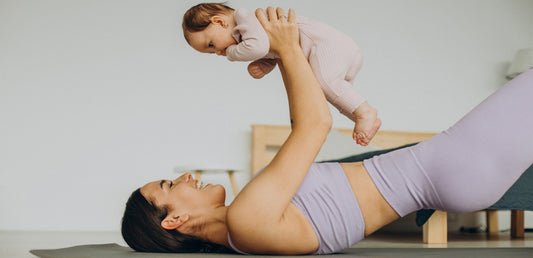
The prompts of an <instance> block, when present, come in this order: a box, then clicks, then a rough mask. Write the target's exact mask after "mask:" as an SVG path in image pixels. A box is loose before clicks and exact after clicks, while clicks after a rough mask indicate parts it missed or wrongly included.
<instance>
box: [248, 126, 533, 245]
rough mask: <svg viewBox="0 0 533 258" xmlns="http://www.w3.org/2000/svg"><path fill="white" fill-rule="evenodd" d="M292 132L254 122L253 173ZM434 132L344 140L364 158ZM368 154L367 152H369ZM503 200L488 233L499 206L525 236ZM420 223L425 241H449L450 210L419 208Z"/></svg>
mask: <svg viewBox="0 0 533 258" xmlns="http://www.w3.org/2000/svg"><path fill="white" fill-rule="evenodd" d="M332 132H337V133H340V134H343V135H345V137H346V136H347V137H350V138H351V134H352V129H341V128H335V129H333V130H332ZM289 133H290V126H283V125H263V124H254V125H252V161H251V164H252V167H251V171H252V176H253V175H255V173H257V172H258V171H259V170H260V169H261V168H263V167H264V166H265V165H267V164H268V163H269V162H270V161H271V160H272V158H273V157H274V155H276V153H277V151H278V150H279V148H280V147H281V145H282V144H283V143H284V141H285V139H287V137H288V136H289ZM330 134H331V133H330ZM434 135H436V133H428V132H405V131H379V132H378V133H377V134H376V136H375V137H374V139H372V142H371V144H370V145H372V146H371V147H359V146H358V145H356V144H353V142H350V141H349V139H343V142H345V143H348V144H350V145H353V146H356V147H358V148H359V149H358V150H354V153H352V154H351V155H352V156H353V155H356V158H359V159H361V158H367V157H371V156H373V155H377V154H380V153H383V152H386V151H390V149H391V148H399V147H405V145H409V144H415V143H417V142H420V141H423V140H427V139H429V138H431V137H432V136H434ZM330 138H333V137H331V136H330V135H328V139H326V143H325V144H324V147H323V149H324V148H325V147H326V145H327V142H328V141H329V139H330ZM339 143H340V142H337V143H336V144H335V146H338V144H339ZM336 148H337V147H336ZM377 149H381V150H382V151H377ZM321 152H322V150H321ZM357 152H358V153H357ZM361 153H363V154H361ZM346 154H348V153H346ZM346 154H345V155H344V156H343V155H340V156H336V161H347V160H342V159H341V158H344V157H347V156H350V154H349V155H346ZM357 154H359V155H357ZM365 154H367V155H366V156H365ZM320 155H321V154H320V153H319V156H320ZM326 160H327V158H326ZM329 160H334V159H332V158H330V159H329ZM317 161H320V159H318V160H317ZM351 161H353V160H351ZM529 170H531V173H529V174H531V175H532V176H531V178H533V167H532V168H530V169H529ZM526 174H528V173H524V176H527V175H526ZM532 180H533V179H532ZM519 181H520V180H519ZM522 181H524V180H522ZM517 183H520V182H517ZM522 184H524V185H525V186H527V184H529V182H522ZM513 188H517V187H516V186H513ZM513 188H511V189H510V191H509V192H513V191H512V190H513ZM519 188H521V187H519ZM529 188H530V187H526V189H529ZM515 190H516V189H515ZM520 191H523V190H522V189H519V190H518V191H515V194H514V196H521V195H523V193H521V192H520ZM506 195H508V194H506ZM507 197H508V198H507V199H513V197H509V196H507ZM505 198H506V196H504V198H502V200H504V199H505ZM515 199H516V198H515ZM502 200H500V201H499V202H498V203H496V204H495V205H493V206H491V208H489V209H487V210H485V212H486V217H487V231H488V233H489V234H497V233H498V218H497V213H496V212H497V210H498V209H511V210H512V212H511V235H512V236H513V237H523V236H524V211H523V210H518V209H516V208H517V207H512V208H509V207H510V206H513V205H514V204H513V205H509V203H505V202H503V203H502ZM529 200H531V199H529ZM512 203H516V202H515V201H513V202H512ZM527 203H528V204H529V203H531V202H527ZM514 206H516V205H514ZM518 206H522V207H523V205H518ZM417 224H419V225H422V224H423V242H424V243H447V234H448V233H447V232H448V231H447V214H446V212H444V211H434V210H421V211H418V212H417Z"/></svg>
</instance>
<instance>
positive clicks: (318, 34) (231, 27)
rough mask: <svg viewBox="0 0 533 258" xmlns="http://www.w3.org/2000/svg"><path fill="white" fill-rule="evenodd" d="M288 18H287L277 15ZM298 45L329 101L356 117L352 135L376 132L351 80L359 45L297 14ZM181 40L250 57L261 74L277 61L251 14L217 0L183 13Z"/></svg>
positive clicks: (360, 138)
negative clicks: (183, 37)
mask: <svg viewBox="0 0 533 258" xmlns="http://www.w3.org/2000/svg"><path fill="white" fill-rule="evenodd" d="M279 18H280V19H286V18H287V17H279ZM296 20H297V23H298V27H299V31H300V45H301V47H302V50H303V52H304V54H305V56H306V57H307V60H308V61H309V64H310V65H311V68H312V69H313V72H314V74H315V76H316V78H317V79H318V82H319V83H320V85H321V86H322V90H323V91H324V95H325V96H326V99H327V100H328V102H330V103H331V104H332V105H333V106H335V107H336V108H337V109H338V110H339V111H340V112H341V113H342V114H343V115H345V116H346V117H348V118H350V119H351V120H352V121H354V122H355V127H354V131H353V139H354V140H355V141H356V142H357V144H360V145H362V146H366V145H368V143H370V140H371V139H372V138H373V137H374V135H375V134H376V132H377V131H378V129H379V127H380V126H381V120H380V119H379V118H378V117H377V111H376V109H375V108H373V107H372V106H370V105H369V104H368V103H367V102H366V100H365V99H364V98H363V97H362V96H361V95H360V94H359V93H357V92H356V91H355V90H354V89H353V87H352V83H353V80H354V78H355V76H356V75H357V73H358V72H359V70H360V69H361V65H362V63H363V58H362V56H361V52H360V49H359V47H358V46H357V45H356V44H355V42H353V40H352V39H351V38H350V37H348V36H347V35H345V34H343V33H342V32H339V31H337V30H335V29H333V28H332V27H330V26H327V25H325V24H323V23H320V22H317V21H314V20H311V19H307V18H305V17H301V16H298V17H297V18H296ZM182 27H183V33H184V36H185V39H186V40H187V42H188V43H189V45H191V47H193V48H194V49H195V50H197V51H199V52H202V53H211V54H213V53H215V54H217V55H222V56H226V57H227V58H228V60H229V61H252V62H251V63H250V64H249V65H248V72H249V73H250V75H251V76H252V77H254V78H256V79H260V78H262V77H263V76H265V75H266V74H267V73H269V72H271V71H272V70H273V69H274V68H275V66H276V61H277V60H276V59H278V58H279V56H278V55H277V53H275V52H272V51H269V50H270V45H269V39H268V36H267V34H266V32H265V31H264V29H263V27H262V26H261V24H260V23H259V21H258V20H257V18H256V16H255V13H254V12H251V11H249V10H246V9H238V10H234V9H232V8H231V7H229V6H227V5H224V4H220V3H203V4H198V5H196V6H194V7H192V8H191V9H189V10H188V11H187V12H186V13H185V15H184V16H183V23H182Z"/></svg>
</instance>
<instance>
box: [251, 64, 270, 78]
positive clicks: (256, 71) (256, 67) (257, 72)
mask: <svg viewBox="0 0 533 258" xmlns="http://www.w3.org/2000/svg"><path fill="white" fill-rule="evenodd" d="M248 73H249V74H250V75H251V76H252V77H254V78H255V79H261V78H263V76H265V75H266V73H265V72H263V69H261V65H260V64H258V63H256V62H252V63H250V64H249V65H248Z"/></svg>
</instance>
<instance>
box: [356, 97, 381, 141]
mask: <svg viewBox="0 0 533 258" xmlns="http://www.w3.org/2000/svg"><path fill="white" fill-rule="evenodd" d="M354 114H355V127H354V131H353V139H354V140H355V142H356V143H357V144H359V145H361V146H367V145H368V144H369V143H370V141H371V140H372V138H374V135H376V133H377V131H378V129H379V127H380V126H381V120H380V119H379V118H378V112H377V110H376V109H375V108H373V107H372V106H370V105H369V104H368V103H367V102H365V103H363V104H361V105H360V106H359V107H358V108H357V109H356V110H355V111H354Z"/></svg>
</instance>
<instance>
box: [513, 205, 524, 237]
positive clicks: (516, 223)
mask: <svg viewBox="0 0 533 258" xmlns="http://www.w3.org/2000/svg"><path fill="white" fill-rule="evenodd" d="M511 237H512V238H524V211H523V210H511Z"/></svg>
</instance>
